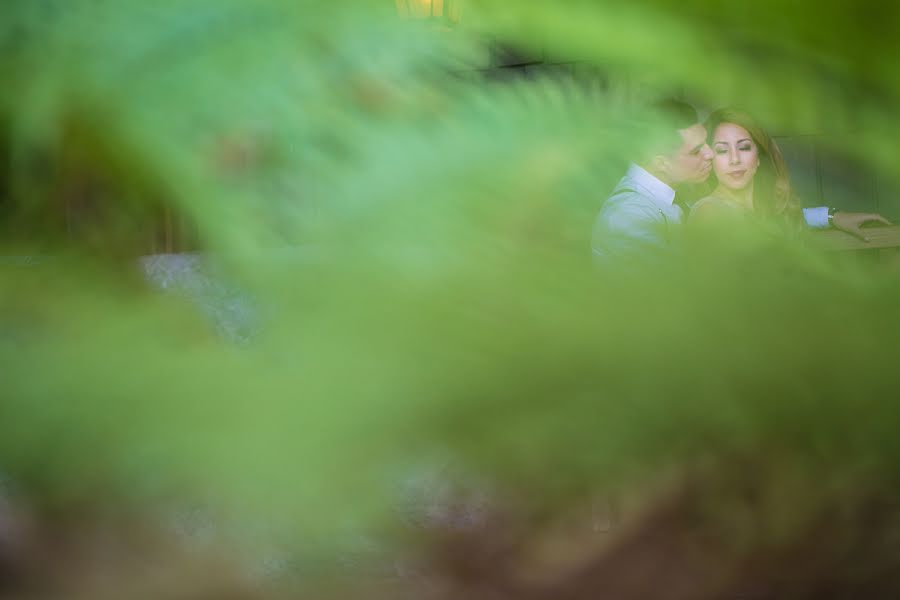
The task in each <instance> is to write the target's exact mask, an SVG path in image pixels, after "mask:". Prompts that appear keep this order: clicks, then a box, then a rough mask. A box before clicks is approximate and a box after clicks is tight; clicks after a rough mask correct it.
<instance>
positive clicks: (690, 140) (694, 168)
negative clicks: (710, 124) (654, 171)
mask: <svg viewBox="0 0 900 600" xmlns="http://www.w3.org/2000/svg"><path fill="white" fill-rule="evenodd" d="M678 133H679V134H680V135H681V140H682V144H681V146H680V147H679V148H678V149H677V150H676V151H675V152H674V153H672V154H671V155H669V156H668V160H667V163H668V168H667V171H668V172H667V175H668V178H669V182H670V183H671V185H673V186H674V185H680V184H682V183H702V182H704V181H706V178H707V177H709V172H710V170H711V168H712V159H713V151H712V150H711V149H710V147H709V144H707V143H706V128H704V127H703V125H701V124H700V123H697V124H695V125H691V126H690V127H688V128H687V129H679V130H678Z"/></svg>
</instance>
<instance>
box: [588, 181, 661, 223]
mask: <svg viewBox="0 0 900 600" xmlns="http://www.w3.org/2000/svg"><path fill="white" fill-rule="evenodd" d="M599 216H600V217H601V218H602V219H603V220H607V221H609V220H615V219H619V218H650V219H654V220H655V219H656V218H657V217H660V211H659V208H658V207H657V206H656V203H655V202H654V201H653V200H652V199H651V198H649V197H648V196H646V195H644V194H642V193H641V192H640V191H638V190H636V189H633V188H629V187H624V186H622V185H621V184H620V185H619V186H616V189H615V190H614V191H613V193H612V195H610V196H609V198H607V199H606V202H604V203H603V206H601V207H600V215H599Z"/></svg>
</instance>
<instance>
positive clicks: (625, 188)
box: [591, 100, 884, 258]
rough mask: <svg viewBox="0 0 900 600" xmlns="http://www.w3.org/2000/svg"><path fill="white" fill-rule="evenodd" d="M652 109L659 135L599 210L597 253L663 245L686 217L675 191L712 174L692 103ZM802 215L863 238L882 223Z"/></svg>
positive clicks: (864, 216)
mask: <svg viewBox="0 0 900 600" xmlns="http://www.w3.org/2000/svg"><path fill="white" fill-rule="evenodd" d="M654 109H655V110H654V113H655V116H656V118H657V120H658V127H657V129H662V131H661V132H658V133H661V135H658V136H657V138H656V139H654V140H653V141H652V142H651V143H650V147H649V148H647V149H646V150H645V151H644V153H643V154H644V156H643V157H642V158H640V159H639V161H640V164H636V163H632V164H631V165H630V167H629V168H628V172H627V173H626V174H625V176H624V177H623V178H622V179H621V180H620V181H619V183H618V185H616V187H615V189H614V190H613V193H612V195H611V196H610V197H609V198H608V199H607V200H606V202H605V203H604V204H603V207H602V208H601V209H600V214H599V215H597V220H596V222H595V223H594V231H593V238H592V242H591V247H592V249H593V252H594V256H595V257H599V258H603V257H614V256H618V255H629V254H632V253H634V252H635V251H638V250H640V249H644V248H648V247H650V248H652V247H662V246H665V245H666V244H667V243H668V241H669V239H670V236H671V235H672V234H673V230H674V229H676V228H678V227H679V226H681V224H682V223H683V222H684V221H685V219H686V217H687V213H686V208H685V207H684V206H683V205H682V204H681V203H678V202H676V201H675V192H676V190H677V189H679V188H683V187H685V186H687V185H690V184H699V183H702V182H703V181H705V180H706V178H707V177H708V176H709V174H710V171H711V168H712V159H713V152H712V149H710V147H709V145H708V144H707V143H706V129H705V128H704V127H703V125H701V124H700V123H699V119H698V118H697V112H696V111H695V110H694V108H693V107H692V106H691V105H690V104H687V103H684V102H679V101H676V100H666V101H663V102H661V103H659V104H657V105H656V106H655V107H654ZM675 132H677V136H676V135H674V134H675ZM803 217H804V220H805V221H806V223H807V225H809V226H810V227H812V228H825V227H828V226H829V225H832V226H834V227H835V228H837V229H840V230H842V231H846V232H847V233H850V234H851V235H854V236H856V237H858V238H861V239H865V235H864V232H863V230H862V229H861V228H860V227H861V225H863V224H864V223H868V222H872V221H880V222H884V218H883V217H881V216H880V215H876V214H869V213H851V212H844V211H835V210H834V209H829V208H828V207H825V206H820V207H816V208H804V209H803Z"/></svg>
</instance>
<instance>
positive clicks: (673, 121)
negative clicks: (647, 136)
mask: <svg viewBox="0 0 900 600" xmlns="http://www.w3.org/2000/svg"><path fill="white" fill-rule="evenodd" d="M650 110H651V111H652V112H654V113H656V117H657V118H658V119H659V120H661V121H663V122H664V123H666V124H667V125H671V126H672V129H673V130H675V131H677V130H679V129H687V128H688V127H690V126H691V125H696V124H697V123H699V122H700V118H699V117H698V116H697V110H696V109H695V108H694V107H693V106H691V105H690V104H688V103H687V102H682V101H681V100H676V99H675V98H666V99H664V100H659V101H658V102H655V103H654V104H652V105H651V106H650Z"/></svg>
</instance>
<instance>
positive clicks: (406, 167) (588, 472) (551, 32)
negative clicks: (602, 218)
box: [0, 0, 900, 533]
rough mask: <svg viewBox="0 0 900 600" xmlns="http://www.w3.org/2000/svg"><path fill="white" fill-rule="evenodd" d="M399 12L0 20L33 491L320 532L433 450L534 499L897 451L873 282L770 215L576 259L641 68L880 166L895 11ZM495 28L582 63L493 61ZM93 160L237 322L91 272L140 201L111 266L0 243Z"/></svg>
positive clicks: (46, 496) (888, 288)
mask: <svg viewBox="0 0 900 600" xmlns="http://www.w3.org/2000/svg"><path fill="white" fill-rule="evenodd" d="M384 4H385V6H381V7H379V8H375V7H373V6H372V3H363V2H340V3H333V2H329V3H314V2H294V1H291V2H288V1H278V0H260V1H256V2H243V1H242V2H238V1H223V0H216V1H214V2H213V1H209V0H189V1H183V0H181V1H178V2H175V1H158V2H150V3H147V2H126V1H122V0H119V1H105V2H102V1H101V2H96V1H76V0H68V1H66V2H50V1H46V2H36V1H33V0H23V1H12V2H11V1H7V2H5V3H4V6H3V8H0V11H2V13H3V14H2V15H0V49H2V51H0V77H2V80H3V82H4V91H3V93H2V94H0V127H2V128H3V135H2V138H3V139H4V140H5V142H4V143H5V151H6V153H7V156H8V161H7V165H6V174H5V185H6V188H7V190H6V191H7V194H6V196H7V197H6V199H5V202H6V207H7V212H6V213H5V215H6V216H5V218H6V220H7V222H6V223H4V229H5V233H6V241H5V242H4V246H3V248H4V249H3V250H2V252H3V253H4V254H7V255H13V254H17V255H21V254H41V255H44V256H45V260H44V261H43V263H42V264H39V265H37V266H23V265H20V264H18V263H16V262H15V261H13V260H12V259H10V260H7V261H6V262H5V264H4V265H3V266H2V269H3V275H2V278H0V311H2V312H0V364H2V365H3V366H2V374H0V396H2V398H3V399H2V402H0V464H2V469H3V470H5V471H6V472H7V473H9V474H10V475H11V476H12V477H13V478H14V479H15V480H17V481H20V482H22V485H23V487H25V488H27V489H29V490H31V493H32V495H33V497H34V499H35V501H36V502H37V503H39V504H46V505H48V506H66V505H67V504H69V503H72V502H75V501H76V500H77V501H91V500H92V499H93V500H96V501H99V502H106V501H118V500H127V501H129V502H133V503H134V504H135V505H136V506H138V507H142V506H148V505H149V506H152V505H153V503H154V502H160V501H163V500H166V499H170V498H172V497H178V496H179V495H183V496H198V497H202V498H206V499H209V500H210V501H211V502H213V503H217V504H220V505H223V506H228V507H229V508H231V509H233V510H235V512H236V513H237V514H238V515H240V516H241V517H242V518H244V517H246V518H247V519H249V520H252V518H253V515H254V514H256V513H257V512H258V511H261V510H264V511H266V512H267V513H268V514H271V515H274V516H273V518H274V519H276V520H278V521H279V522H283V523H285V524H287V525H289V526H291V527H297V528H298V529H300V530H302V531H304V532H309V531H315V532H319V533H330V532H334V531H336V530H338V529H340V528H341V527H343V526H344V525H345V524H346V519H348V518H350V516H353V517H359V518H360V519H363V520H364V521H365V522H366V523H376V524H377V523H380V522H382V521H383V520H384V519H385V514H387V513H389V510H388V507H389V506H390V503H391V502H392V501H393V498H392V496H391V491H390V489H389V488H390V485H389V481H388V480H389V478H390V474H391V473H394V472H396V470H397V469H398V468H399V467H398V465H404V464H407V463H408V462H412V461H413V459H420V458H422V457H425V458H427V457H429V456H440V455H442V454H443V453H444V452H448V451H449V452H450V453H451V454H452V455H454V456H456V457H458V459H459V460H460V461H461V462H463V463H464V464H465V468H466V469H470V470H471V471H473V472H478V473H481V474H483V475H485V476H486V477H487V478H489V479H491V480H495V481H499V482H503V483H504V484H507V485H509V486H510V487H512V488H520V489H531V490H540V492H536V493H535V495H536V496H538V497H537V498H536V499H535V502H536V503H548V504H549V503H553V502H557V501H559V502H565V501H567V499H570V498H571V497H572V496H573V495H574V494H575V493H576V492H578V491H580V490H581V489H582V488H584V487H585V485H587V486H592V485H599V486H610V487H615V486H627V485H631V484H637V483H640V482H644V481H646V480H648V479H651V480H652V479H653V478H654V477H656V476H659V475H660V474H662V473H669V472H671V471H673V470H674V471H677V470H678V469H682V468H687V467H688V466H690V465H693V464H698V463H704V464H705V463H706V462H710V461H711V462H713V463H716V462H718V461H721V462H722V463H727V462H728V461H729V460H732V459H737V458H740V459H741V460H745V459H751V460H753V461H758V462H760V463H761V464H764V465H770V466H772V467H773V469H774V468H776V467H777V469H784V471H785V472H786V473H787V475H785V477H787V478H788V479H790V478H791V477H792V476H793V475H796V476H797V477H798V478H801V479H802V478H805V477H807V476H808V475H809V474H810V473H813V474H814V475H813V477H818V476H822V477H827V478H828V479H829V481H823V482H822V485H823V488H822V489H823V490H825V489H827V490H828V491H827V492H823V494H824V493H831V492H832V491H833V489H834V487H837V488H839V489H845V488H844V487H842V486H843V485H844V482H847V481H849V482H853V484H856V483H858V482H860V481H872V480H874V481H889V480H892V479H893V478H894V477H895V474H896V473H898V472H900V446H898V444H897V442H896V434H895V432H896V431H897V429H898V426H900V411H898V408H897V405H896V402H895V401H894V396H895V394H896V389H897V388H898V383H900V382H898V380H897V370H896V368H895V366H894V364H893V363H894V361H895V357H896V350H895V340H896V339H897V337H898V334H900V318H898V316H897V312H896V310H895V306H896V303H897V300H898V295H900V286H898V281H897V280H896V277H894V276H891V275H889V274H886V273H884V272H882V271H880V270H878V269H876V268H870V267H868V266H865V265H859V264H850V265H842V264H835V262H834V261H829V260H828V259H826V258H823V257H822V256H820V255H818V254H817V253H816V252H814V251H812V250H808V249H805V248H803V247H802V245H801V244H799V243H798V242H797V241H796V240H782V239H780V238H779V237H773V236H771V235H770V234H768V233H765V232H763V233H760V232H758V231H748V232H740V231H738V232H728V236H727V239H720V238H712V239H707V238H705V237H702V236H700V237H699V238H698V239H693V240H690V239H689V240H685V241H684V243H683V244H679V245H677V246H675V247H674V248H673V249H672V252H671V256H670V257H668V258H667V259H663V258H659V260H653V261H647V262H638V263H635V262H627V263H621V264H614V265H606V266H602V267H599V268H592V265H591V264H590V255H589V247H588V235H589V231H590V225H591V221H592V219H593V217H594V215H595V213H596V211H597V209H598V208H599V205H600V203H601V201H602V200H603V198H604V197H605V196H606V194H607V193H608V191H609V190H610V189H611V187H612V184H613V183H614V182H615V180H616V179H617V178H618V177H619V176H620V175H621V169H622V167H623V165H624V161H623V159H625V158H627V157H628V156H629V154H630V153H632V152H634V150H635V148H636V145H637V140H638V139H639V137H640V130H639V129H636V128H635V127H636V126H635V125H634V124H633V122H632V121H631V120H630V117H629V109H630V108H631V107H632V104H633V103H634V102H635V101H636V100H638V99H640V97H642V96H645V95H649V93H648V92H647V91H646V90H647V89H648V87H645V86H649V89H651V90H654V91H656V90H669V91H671V90H681V91H683V92H684V93H685V94H686V95H688V96H689V97H691V98H697V99H700V100H701V101H704V102H706V103H707V104H725V103H735V102H738V103H740V104H743V105H745V106H747V107H749V108H750V110H751V111H753V112H755V113H756V114H758V115H760V117H761V118H763V119H764V120H765V122H766V123H767V125H770V126H771V127H772V128H773V129H777V130H779V131H789V132H800V133H808V132H811V131H812V132H828V133H835V134H843V135H844V136H845V137H843V141H842V142H841V149H842V150H843V151H845V152H847V153H848V154H851V155H855V156H858V157H862V160H863V161H864V164H866V165H867V166H868V167H871V168H872V169H874V170H875V171H876V172H878V173H879V174H881V175H882V176H884V177H885V178H887V179H888V180H895V174H894V171H892V170H890V169H891V168H892V167H894V166H895V165H896V163H897V158H898V153H897V148H896V139H897V137H898V120H897V119H898V116H897V113H896V110H895V107H896V105H897V101H898V95H900V88H898V85H900V84H898V82H900V78H898V77H897V72H896V70H897V64H896V61H895V60H894V57H895V55H896V52H895V48H894V46H893V45H894V44H895V42H894V41H893V40H894V36H893V35H892V32H891V31H889V28H890V26H891V24H892V23H893V22H895V21H896V19H895V18H894V16H895V14H894V13H896V9H895V8H893V7H891V6H889V5H880V6H878V7H872V6H868V5H867V4H866V3H863V4H859V3H856V4H850V3H837V2H829V3H821V2H816V3H813V2H798V3H792V4H790V5H784V3H782V2H774V1H766V2H753V3H745V4H744V5H741V7H740V8H741V10H725V9H724V8H723V5H722V3H721V2H719V3H711V2H699V1H693V2H688V1H686V2H682V3H680V4H678V5H677V6H676V5H670V3H666V2H646V3H640V4H635V3H631V2H603V3H599V2H536V1H532V2H502V3H501V2H495V1H493V0H480V1H474V0H473V2H471V3H470V4H468V5H466V6H465V10H464V12H463V21H462V23H461V24H460V26H459V27H458V28H457V29H454V30H453V31H433V30H430V29H428V28H427V27H419V26H418V25H419V24H417V23H411V22H404V21H401V20H399V19H398V18H397V17H396V14H395V13H393V12H392V8H393V7H392V6H391V3H390V2H387V3H384ZM868 4H871V3H868ZM876 15H877V17H878V18H876ZM491 36H495V37H499V38H500V39H502V40H504V41H508V42H510V43H513V44H515V45H517V46H518V47H523V48H526V49H532V50H541V51H543V52H545V53H546V55H548V56H560V57H571V58H573V59H576V60H578V61H581V64H584V65H593V66H595V67H596V68H597V69H599V71H600V72H602V73H603V77H601V78H600V81H599V83H597V82H594V83H597V85H590V83H591V82H583V81H580V82H567V81H560V80H556V79H552V78H540V79H535V80H524V79H523V80H521V81H516V82H512V83H509V82H504V83H500V82H496V81H494V82H489V81H486V80H483V79H482V78H481V77H482V76H481V74H480V71H479V69H481V68H482V67H484V66H485V65H484V61H485V56H487V55H488V50H487V49H486V46H485V41H484V40H485V39H486V38H488V37H491ZM629 78H630V79H629ZM85 174H86V176H89V177H88V178H89V179H90V180H91V181H99V182H101V186H100V187H102V188H103V190H105V193H106V194H107V195H108V197H109V198H110V199H111V200H110V201H111V202H112V203H113V204H114V205H117V206H118V205H121V206H123V207H135V206H137V207H140V206H143V205H144V204H145V203H147V202H150V201H152V202H161V203H163V204H166V205H168V206H171V207H174V209H175V210H176V211H177V212H179V213H180V214H184V215H186V216H187V217H188V218H189V219H190V220H191V221H193V222H194V223H195V224H196V227H197V229H198V231H199V238H200V240H201V241H202V245H203V249H204V252H205V253H206V255H208V256H210V257H216V259H217V260H218V261H219V267H220V269H221V271H220V277H221V278H222V279H224V280H228V281H229V282H231V283H233V284H234V285H235V286H237V287H238V288H239V289H241V290H243V293H245V294H246V297H247V300H246V301H247V302H248V303H250V304H251V305H252V307H253V311H254V312H255V313H256V314H257V318H258V322H256V323H255V324H254V325H253V327H252V329H253V331H254V333H253V335H251V336H250V339H249V341H246V342H245V343H243V344H238V345H234V344H229V343H226V342H224V341H223V340H221V339H219V338H217V337H216V336H215V334H214V333H213V331H212V328H211V327H209V326H208V323H207V322H206V321H204V316H203V314H202V311H200V310H198V308H197V305H196V303H195V302H192V301H191V299H190V298H185V297H183V296H179V295H162V294H157V293H154V292H152V291H150V290H148V289H147V286H146V285H145V284H144V283H143V282H142V281H140V280H139V278H138V277H137V276H136V275H135V273H134V272H133V269H131V268H130V267H128V268H123V266H122V264H121V263H119V262H117V261H115V260H110V257H111V256H114V255H115V252H116V250H117V248H116V247H114V246H104V245H103V243H104V242H103V240H104V239H106V238H104V237H103V236H105V235H108V236H109V237H110V239H112V238H113V237H115V232H116V231H117V228H120V227H121V228H124V229H127V226H128V219H131V218H133V215H134V214H141V213H140V211H139V210H138V209H134V210H135V211H137V213H134V212H128V211H125V210H124V209H123V213H122V214H123V215H128V216H127V217H122V220H121V221H118V220H116V219H115V218H114V217H113V218H110V220H108V221H106V223H105V227H106V229H103V230H102V231H101V232H100V233H99V234H98V235H100V241H99V242H98V243H99V244H100V245H99V246H98V247H99V249H100V250H99V252H98V251H96V250H95V251H93V252H86V251H84V248H83V247H81V246H79V245H78V244H73V243H70V242H67V241H66V239H65V237H64V236H54V234H52V233H46V232H43V233H45V234H46V235H37V234H35V235H33V236H30V237H29V236H21V235H17V234H16V231H17V228H19V227H20V226H21V225H22V223H25V222H26V221H28V220H29V219H33V217H34V216H35V215H40V214H43V213H42V211H44V210H46V207H47V206H49V205H50V204H51V203H52V201H53V198H58V196H59V195H60V194H61V193H62V194H65V193H67V190H70V186H71V181H72V180H73V178H74V179H75V180H77V179H78V177H79V176H82V175H85ZM114 214H117V213H114ZM28 222H30V221H28ZM104 232H105V233H104ZM129 264H130V263H129ZM126 267H127V265H126ZM448 449H449V450H448ZM777 469H776V470H777ZM801 474H802V476H801ZM585 482H588V483H585ZM847 485H850V484H847ZM544 495H545V496H544Z"/></svg>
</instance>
